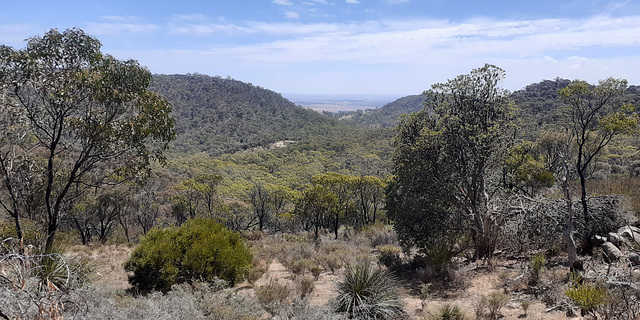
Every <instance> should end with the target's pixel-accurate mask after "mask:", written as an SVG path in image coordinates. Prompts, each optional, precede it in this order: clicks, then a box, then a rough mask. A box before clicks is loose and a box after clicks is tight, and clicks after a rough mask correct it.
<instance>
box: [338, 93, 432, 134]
mask: <svg viewBox="0 0 640 320" xmlns="http://www.w3.org/2000/svg"><path fill="white" fill-rule="evenodd" d="M424 102H425V96H424V95H420V94H416V95H409V96H406V97H402V98H399V99H397V100H395V101H392V102H390V103H387V104H385V105H384V106H382V107H381V108H378V109H373V110H367V112H365V113H355V114H353V115H351V117H350V118H349V120H350V121H353V122H354V123H356V124H359V125H365V126H370V127H382V128H393V127H395V126H397V125H398V119H399V118H400V117H401V116H402V115H405V114H409V113H412V112H417V111H420V110H422V109H423V108H424Z"/></svg>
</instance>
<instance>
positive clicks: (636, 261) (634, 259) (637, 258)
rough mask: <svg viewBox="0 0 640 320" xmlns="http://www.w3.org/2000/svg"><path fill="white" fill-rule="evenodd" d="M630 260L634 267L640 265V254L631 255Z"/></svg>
mask: <svg viewBox="0 0 640 320" xmlns="http://www.w3.org/2000/svg"><path fill="white" fill-rule="evenodd" d="M628 258H629V261H630V262H631V265H632V266H637V265H640V254H637V253H635V252H633V253H630V254H629V256H628Z"/></svg>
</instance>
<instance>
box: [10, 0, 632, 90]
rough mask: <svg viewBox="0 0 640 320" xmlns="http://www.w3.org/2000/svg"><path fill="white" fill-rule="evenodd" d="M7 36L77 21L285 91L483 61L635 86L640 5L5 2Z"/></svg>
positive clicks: (155, 55) (600, 0)
mask: <svg viewBox="0 0 640 320" xmlns="http://www.w3.org/2000/svg"><path fill="white" fill-rule="evenodd" d="M0 7H1V8H2V10H0V44H4V45H9V46H12V47H14V48H16V49H17V48H24V46H25V45H26V42H25V39H27V38H29V37H33V36H37V35H42V34H44V33H45V32H46V31H48V30H50V29H52V28H57V29H58V30H60V31H62V30H65V29H67V28H73V27H76V28H80V29H82V30H84V31H85V32H86V33H88V34H90V35H92V36H94V37H96V38H98V39H99V40H100V42H101V43H102V45H103V46H102V52H103V53H107V54H110V55H112V56H114V57H116V58H118V59H135V60H138V61H139V62H140V64H142V65H143V66H146V67H147V68H148V69H149V70H150V71H151V72H152V73H164V74H175V73H178V74H184V73H201V74H207V75H211V76H216V75H219V76H222V77H227V76H229V77H232V78H234V79H237V80H241V81H245V82H250V83H253V84H254V85H258V86H261V87H264V88H267V89H271V90H274V91H276V92H280V93H300V94H400V95H405V94H419V93H421V92H422V91H424V90H426V89H429V88H430V86H431V85H432V84H435V83H441V82H446V80H447V79H451V78H453V77H455V76H457V75H459V74H466V73H469V71H471V70H472V69H474V68H479V67H482V66H483V65H484V64H485V63H489V64H493V65H496V66H499V67H501V68H503V69H504V70H505V71H506V78H505V79H504V81H503V82H502V86H503V87H504V88H507V89H509V90H518V89H521V88H523V87H525V86H526V85H528V84H531V83H536V82H539V81H542V80H543V79H555V78H556V77H560V78H567V79H581V80H586V81H589V82H591V83H596V82H597V81H598V80H600V79H605V78H608V77H614V78H625V79H627V80H628V81H629V83H630V84H640V1H638V0H627V1H617V0H564V1H558V0H537V1H529V0H522V1H520V0H487V1H483V0H253V1H249V0H226V1H222V0H198V1H189V0H183V1H177V0H176V1H161V0H155V1H147V0H128V1H123V0H104V1H95V0H82V1H78V0H67V1H63V0H45V1H41V0H38V1H36V0H20V1H16V0H0Z"/></svg>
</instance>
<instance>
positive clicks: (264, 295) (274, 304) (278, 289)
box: [255, 281, 291, 315]
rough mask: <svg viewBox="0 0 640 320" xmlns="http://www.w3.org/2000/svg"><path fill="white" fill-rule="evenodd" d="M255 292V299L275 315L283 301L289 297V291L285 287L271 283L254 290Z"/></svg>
mask: <svg viewBox="0 0 640 320" xmlns="http://www.w3.org/2000/svg"><path fill="white" fill-rule="evenodd" d="M255 291H256V298H258V301H259V302H260V304H261V305H262V307H263V308H264V309H265V310H267V311H268V312H269V313H271V314H273V315H275V314H276V313H277V311H278V309H279V308H280V306H281V305H282V303H284V301H285V299H287V298H288V297H289V291H291V290H290V289H289V287H288V286H286V285H281V284H278V283H277V282H273V281H271V282H269V284H266V285H264V286H259V287H257V288H255Z"/></svg>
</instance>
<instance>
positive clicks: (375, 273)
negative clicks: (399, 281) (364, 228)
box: [335, 263, 405, 319]
mask: <svg viewBox="0 0 640 320" xmlns="http://www.w3.org/2000/svg"><path fill="white" fill-rule="evenodd" d="M335 303H336V310H337V311H338V312H345V313H347V314H348V315H349V317H351V318H355V319H400V318H403V317H404V316H405V312H404V309H403V307H402V304H401V302H400V299H399V297H398V294H397V293H396V283H395V279H394V277H393V276H392V275H391V273H389V271H387V270H385V269H382V268H378V267H375V266H373V265H371V264H369V263H361V264H357V265H355V266H349V267H347V270H346V271H345V273H344V276H343V278H342V280H341V281H340V283H338V297H337V298H336V302H335Z"/></svg>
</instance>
